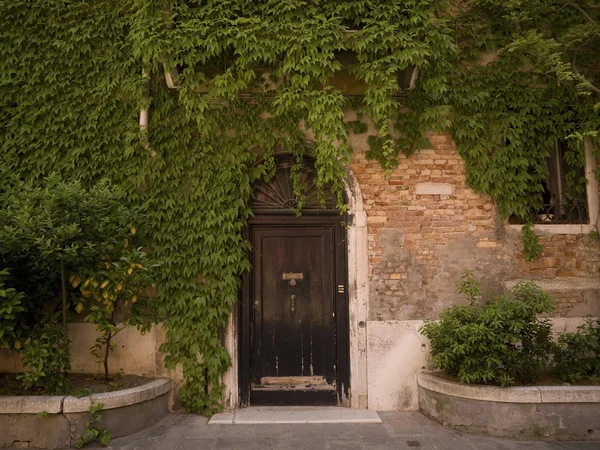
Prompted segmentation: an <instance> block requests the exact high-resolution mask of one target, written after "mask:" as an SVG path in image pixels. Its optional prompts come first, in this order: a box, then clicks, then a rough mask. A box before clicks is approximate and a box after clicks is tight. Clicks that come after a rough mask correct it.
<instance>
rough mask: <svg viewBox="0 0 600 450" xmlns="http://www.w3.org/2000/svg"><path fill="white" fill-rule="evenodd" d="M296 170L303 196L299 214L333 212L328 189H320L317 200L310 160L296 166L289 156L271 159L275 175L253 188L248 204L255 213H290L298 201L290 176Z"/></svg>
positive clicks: (312, 163) (305, 159)
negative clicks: (320, 194)
mask: <svg viewBox="0 0 600 450" xmlns="http://www.w3.org/2000/svg"><path fill="white" fill-rule="evenodd" d="M294 171H297V173H298V180H299V182H300V186H302V192H303V195H304V199H305V200H304V206H303V208H302V211H303V212H317V211H328V210H329V211H335V206H336V201H335V197H334V195H333V194H332V193H331V191H330V190H328V189H323V196H322V200H323V202H321V199H320V198H319V194H318V189H317V184H316V179H317V174H316V170H315V167H314V161H313V160H312V159H311V158H304V159H303V160H302V164H299V165H298V164H296V157H295V156H293V155H277V156H275V175H274V176H273V177H272V178H271V179H270V180H268V181H263V182H261V183H259V184H258V185H257V186H256V187H255V189H254V199H253V200H252V202H251V207H252V211H254V213H255V214H261V213H263V214H273V213H294V210H295V208H296V207H297V205H298V199H297V198H296V196H295V194H294V183H293V181H292V180H293V173H294Z"/></svg>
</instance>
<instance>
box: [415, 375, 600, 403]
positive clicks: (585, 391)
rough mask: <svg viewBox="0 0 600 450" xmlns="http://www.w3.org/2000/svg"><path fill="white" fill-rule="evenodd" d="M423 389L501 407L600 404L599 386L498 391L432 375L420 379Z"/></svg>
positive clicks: (499, 388)
mask: <svg viewBox="0 0 600 450" xmlns="http://www.w3.org/2000/svg"><path fill="white" fill-rule="evenodd" d="M417 380H418V384H419V386H420V387H422V388H424V389H427V390H430V391H433V392H438V393H440V394H445V395H451V396H453V397H462V398H467V399H472V400H482V401H488V402H499V403H600V386H529V387H506V388H503V387H497V386H481V385H466V384H462V383H457V382H455V381H449V380H445V379H443V378H440V377H438V376H436V375H432V374H429V373H420V374H418V376H417Z"/></svg>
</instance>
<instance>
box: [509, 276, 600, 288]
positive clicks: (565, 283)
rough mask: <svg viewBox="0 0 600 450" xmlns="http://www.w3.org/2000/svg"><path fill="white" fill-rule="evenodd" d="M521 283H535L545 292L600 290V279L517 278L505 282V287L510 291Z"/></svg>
mask: <svg viewBox="0 0 600 450" xmlns="http://www.w3.org/2000/svg"><path fill="white" fill-rule="evenodd" d="M521 282H533V283H535V284H537V285H538V286H539V287H540V288H541V289H542V290H544V291H587V290H593V289H600V278H598V277H594V278H584V277H558V278H552V279H545V278H539V279H536V278H517V279H513V280H506V281H504V286H505V287H506V288H508V289H510V288H513V287H515V286H516V285H517V284H518V283H521Z"/></svg>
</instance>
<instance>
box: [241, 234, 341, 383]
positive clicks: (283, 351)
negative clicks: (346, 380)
mask: <svg viewBox="0 0 600 450" xmlns="http://www.w3.org/2000/svg"><path fill="white" fill-rule="evenodd" d="M252 240H253V243H254V248H255V254H254V263H255V264H254V268H255V274H254V280H255V282H254V292H253V294H254V295H253V297H254V305H253V306H254V315H253V330H254V332H253V339H252V349H253V354H254V357H253V364H252V366H253V377H252V384H253V386H254V387H257V386H263V387H266V386H267V385H271V386H272V385H277V384H280V385H286V384H288V385H289V386H292V385H295V384H304V385H306V384H310V385H319V386H322V385H325V384H327V385H331V386H332V385H333V382H334V379H335V372H334V366H335V351H334V339H333V336H334V323H333V307H334V295H335V293H334V283H333V280H334V273H335V272H334V260H333V227H332V226H328V227H307V228H271V229H254V230H253V239H252ZM277 379H280V382H279V383H278V382H277ZM289 386H288V388H289Z"/></svg>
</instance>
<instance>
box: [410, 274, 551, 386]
mask: <svg viewBox="0 0 600 450" xmlns="http://www.w3.org/2000/svg"><path fill="white" fill-rule="evenodd" d="M469 283H470V286H471V289H470V292H475V293H477V292H480V290H477V289H473V280H472V279H469ZM553 310H554V302H553V300H552V299H551V298H550V297H549V296H548V295H547V294H545V293H544V292H543V291H542V290H541V289H540V288H539V287H538V286H536V285H535V284H533V283H521V284H518V285H517V286H515V287H514V288H513V289H512V290H511V292H510V294H509V295H505V296H501V297H499V298H496V299H493V300H491V301H489V302H487V303H485V304H483V305H476V304H474V303H473V301H472V302H471V305H469V306H455V307H453V308H450V309H448V310H445V311H444V312H442V313H441V314H440V319H439V321H438V322H428V323H426V324H425V325H424V326H423V327H421V333H422V334H423V335H425V336H426V337H427V338H429V340H430V341H431V353H432V356H433V362H434V364H435V366H436V367H437V368H438V369H441V370H442V371H443V372H444V373H446V374H448V375H451V376H455V377H458V378H459V379H460V381H462V382H463V383H481V384H499V385H502V386H511V385H514V384H527V383H532V382H534V381H535V380H536V379H537V378H538V377H539V376H540V375H541V373H542V372H544V371H545V370H546V369H547V364H548V361H549V359H550V356H551V353H552V347H553V345H552V333H551V329H550V325H549V323H548V321H547V320H542V319H538V318H537V314H541V313H548V312H551V311H553Z"/></svg>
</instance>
